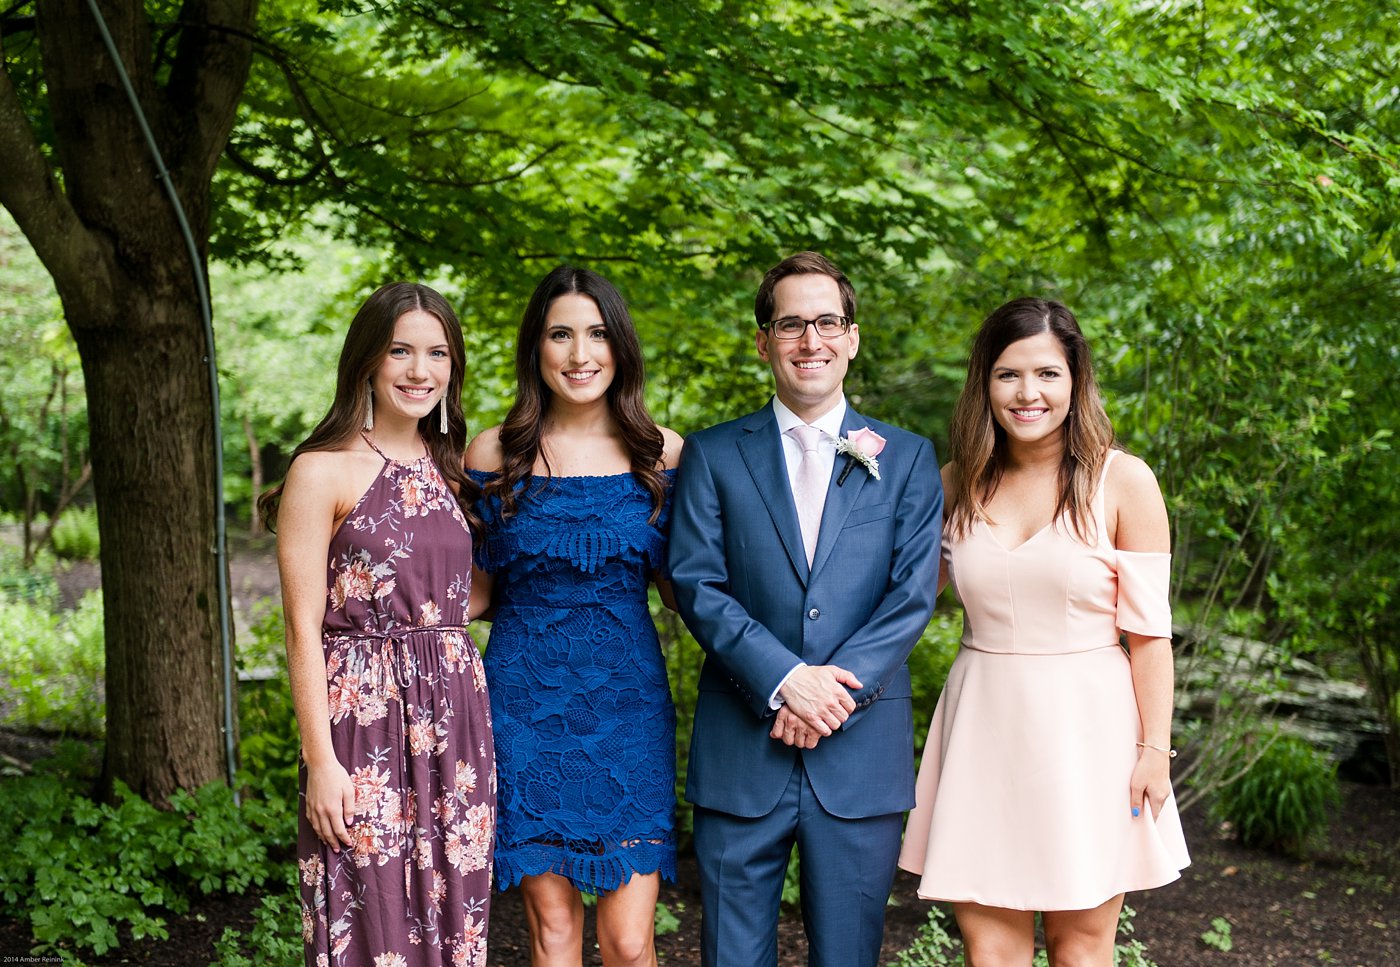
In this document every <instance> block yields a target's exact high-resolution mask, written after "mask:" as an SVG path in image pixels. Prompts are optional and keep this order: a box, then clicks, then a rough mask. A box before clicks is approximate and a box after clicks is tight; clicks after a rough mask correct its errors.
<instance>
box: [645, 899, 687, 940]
mask: <svg viewBox="0 0 1400 967" xmlns="http://www.w3.org/2000/svg"><path fill="white" fill-rule="evenodd" d="M676 909H677V910H679V911H680V912H681V913H684V912H685V904H684V903H677V904H676ZM680 928H681V921H680V918H679V917H677V916H676V915H675V914H674V913H672V912H671V908H670V907H668V906H667V905H666V904H664V903H660V902H658V903H657V904H656V915H655V917H653V919H652V929H653V930H654V931H655V932H656V935H657V936H658V937H664V936H666V935H667V934H672V933H675V932H676V931H677V930H679V929H680Z"/></svg>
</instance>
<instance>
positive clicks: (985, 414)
mask: <svg viewBox="0 0 1400 967" xmlns="http://www.w3.org/2000/svg"><path fill="white" fill-rule="evenodd" d="M1044 332H1048V333H1050V334H1052V335H1053V336H1054V337H1055V339H1056V340H1058V342H1059V344H1060V348H1061V350H1063V351H1064V354H1065V362H1066V363H1067V364H1068V366H1069V375H1070V380H1071V383H1072V387H1071V391H1070V407H1069V412H1068V414H1066V416H1065V422H1064V426H1063V430H1064V438H1065V452H1064V455H1063V456H1062V457H1061V460H1060V471H1059V490H1060V494H1059V499H1058V501H1057V502H1056V506H1055V519H1056V520H1059V519H1060V517H1061V516H1062V515H1065V514H1068V516H1069V521H1070V526H1071V527H1072V528H1073V530H1074V532H1075V534H1076V535H1077V536H1078V537H1079V539H1080V540H1082V541H1084V542H1085V543H1093V541H1094V540H1095V539H1096V537H1095V528H1094V514H1093V507H1092V501H1093V498H1094V491H1095V489H1096V488H1097V487H1098V483H1099V476H1100V474H1101V473H1102V472H1103V466H1104V461H1105V460H1106V459H1107V457H1108V450H1109V448H1110V447H1112V446H1113V424H1112V423H1110V422H1109V419H1108V414H1107V413H1105V412H1104V408H1103V399H1102V397H1101V396H1100V395H1099V385H1098V382H1097V381H1096V380H1095V379H1094V361H1093V358H1092V357H1091V356H1090V353H1089V344H1088V343H1087V342H1086V341H1085V339H1084V333H1083V331H1082V330H1081V329H1080V328H1079V321H1078V320H1077V319H1075V318H1074V313H1072V312H1070V311H1069V309H1067V308H1065V306H1064V305H1062V304H1061V303H1058V302H1051V301H1049V300H1046V299H1035V298H1030V297H1027V298H1021V299H1013V300H1012V301H1010V302H1008V303H1006V305H1004V306H1002V307H1000V308H999V309H997V310H996V311H994V312H993V313H992V314H991V315H990V316H988V317H987V319H986V321H985V322H983V323H982V328H981V329H979V330H978V331H977V336H976V338H975V339H974V340H973V342H972V355H971V356H970V357H969V358H968V361H967V382H966V383H965V384H964V385H963V390H962V395H960V396H959V397H958V402H957V405H956V406H955V407H954V408H953V422H952V426H951V427H950V428H949V437H950V439H949V453H950V456H951V458H952V462H953V464H954V466H955V468H956V473H955V474H954V475H953V477H954V479H953V486H952V487H951V493H949V494H948V495H947V498H948V531H949V533H950V534H951V535H952V536H953V537H954V538H962V537H965V536H966V535H967V533H968V531H969V530H970V529H971V528H972V525H973V523H974V522H975V521H978V520H987V519H989V518H988V517H987V511H986V505H987V503H988V502H989V501H990V500H991V499H992V495H993V494H995V493H996V489H997V485H998V484H999V483H1001V476H1002V473H1003V472H1004V471H1005V469H1006V431H1005V430H1003V429H1002V428H1001V425H1000V424H998V423H997V421H996V418H995V417H993V415H992V405H991V396H990V393H989V386H990V383H991V378H992V366H993V365H995V364H996V361H997V359H999V358H1000V357H1001V354H1002V353H1003V352H1005V351H1006V347H1008V346H1010V345H1011V344H1012V343H1015V342H1019V341H1021V340H1022V339H1027V338H1029V337H1031V336H1038V335H1040V334H1041V333H1044Z"/></svg>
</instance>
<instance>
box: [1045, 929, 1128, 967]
mask: <svg viewBox="0 0 1400 967" xmlns="http://www.w3.org/2000/svg"><path fill="white" fill-rule="evenodd" d="M1113 940H1114V935H1113V934H1112V933H1109V934H1107V935H1106V936H1101V935H1099V934H1097V933H1085V932H1083V931H1065V932H1058V931H1046V934H1045V952H1046V953H1047V954H1048V955H1049V959H1050V965H1051V967H1112V964H1113Z"/></svg>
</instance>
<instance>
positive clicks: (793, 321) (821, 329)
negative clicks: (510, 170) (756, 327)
mask: <svg viewBox="0 0 1400 967" xmlns="http://www.w3.org/2000/svg"><path fill="white" fill-rule="evenodd" d="M808 326H812V327H813V328H815V329H816V330H817V335H818V336H821V337H822V338H823V339H831V338H834V337H836V336H840V335H844V334H845V333H847V332H849V331H850V329H851V320H849V319H847V318H846V317H845V316H832V315H826V316H817V318H815V319H803V318H802V317H800V316H783V318H781V319H774V320H773V321H772V322H770V323H768V324H767V325H765V326H762V327H761V328H763V329H766V330H768V331H769V332H771V333H772V334H773V336H774V338H776V339H801V338H802V334H803V333H805V332H806V331H807V327H808Z"/></svg>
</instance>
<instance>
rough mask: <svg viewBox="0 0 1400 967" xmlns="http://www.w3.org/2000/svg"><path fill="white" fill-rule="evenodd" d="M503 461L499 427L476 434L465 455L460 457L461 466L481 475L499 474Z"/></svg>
mask: <svg viewBox="0 0 1400 967" xmlns="http://www.w3.org/2000/svg"><path fill="white" fill-rule="evenodd" d="M503 461H504V458H503V456H502V454H501V428H500V427H499V426H493V427H491V428H489V429H486V430H482V431H481V432H480V433H478V434H477V435H476V438H475V439H473V440H472V442H471V443H470V444H468V445H467V451H466V453H465V454H463V455H462V464H463V465H464V466H465V467H466V468H467V469H468V470H478V471H480V472H482V473H500V470H501V464H502V463H503Z"/></svg>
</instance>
